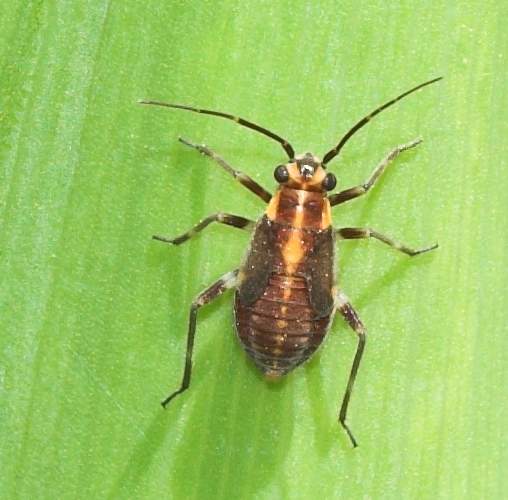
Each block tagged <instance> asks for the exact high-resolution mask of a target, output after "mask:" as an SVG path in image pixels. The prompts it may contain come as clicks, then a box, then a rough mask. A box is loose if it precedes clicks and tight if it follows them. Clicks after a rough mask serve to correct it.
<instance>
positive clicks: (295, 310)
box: [235, 273, 330, 376]
mask: <svg viewBox="0 0 508 500" xmlns="http://www.w3.org/2000/svg"><path fill="white" fill-rule="evenodd" d="M235 314H236V330H237V334H238V337H239V339H240V342H241V343H242V345H243V347H244V349H245V350H246V351H247V353H248V354H249V356H250V357H251V358H252V359H253V360H254V362H255V363H256V365H257V366H258V367H259V368H260V369H261V370H262V371H263V372H264V373H266V374H267V375H270V376H281V375H284V374H285V373H287V372H289V371H290V370H292V369H293V368H295V367H297V366H298V365H299V364H301V363H303V362H304V361H305V360H306V359H307V358H309V356H311V354H312V353H313V352H314V351H315V350H316V349H317V348H318V346H319V345H320V344H321V342H322V340H323V338H324V337H325V335H326V332H327V329H328V324H329V322H330V315H326V316H323V317H320V318H316V313H315V312H314V311H313V309H312V306H311V304H310V295H309V289H308V286H307V281H306V279H305V278H303V277H300V276H294V275H293V276H285V275H282V274H275V273H274V274H271V275H270V277H269V279H268V284H267V286H266V288H265V290H264V292H263V293H262V294H261V295H260V297H259V298H258V299H257V300H255V302H253V303H252V304H250V305H245V304H243V303H242V301H241V300H240V298H239V294H238V292H236V294H235Z"/></svg>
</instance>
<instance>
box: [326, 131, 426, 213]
mask: <svg viewBox="0 0 508 500" xmlns="http://www.w3.org/2000/svg"><path fill="white" fill-rule="evenodd" d="M421 142H422V140H421V139H416V140H415V141H412V142H409V143H407V144H402V145H401V146H397V147H396V148H394V149H392V151H390V152H389V153H388V155H387V156H386V157H385V158H384V159H383V161H381V163H379V165H378V166H377V167H376V168H375V169H374V171H373V172H372V174H370V177H369V178H368V179H367V180H366V181H365V182H364V183H363V184H360V185H359V186H355V187H352V188H349V189H345V190H344V191H341V192H340V193H336V194H332V195H331V196H329V197H328V199H329V200H330V205H331V206H332V207H333V206H334V205H339V204H341V203H344V202H346V201H349V200H352V199H354V198H358V196H362V195H364V194H365V193H367V192H368V191H369V189H370V188H371V187H372V186H373V185H374V184H375V183H376V181H377V180H378V179H379V178H380V177H381V175H382V174H383V172H384V171H385V169H386V167H387V166H388V165H389V164H390V163H391V162H392V161H393V160H394V159H395V158H397V156H399V154H400V153H402V151H406V150H407V149H411V148H414V147H416V146H418V144H420V143H421Z"/></svg>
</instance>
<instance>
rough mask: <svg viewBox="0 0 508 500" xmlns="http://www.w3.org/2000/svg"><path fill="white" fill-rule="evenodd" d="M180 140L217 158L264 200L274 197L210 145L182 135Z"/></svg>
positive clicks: (221, 164) (229, 171)
mask: <svg viewBox="0 0 508 500" xmlns="http://www.w3.org/2000/svg"><path fill="white" fill-rule="evenodd" d="M178 140H179V141H180V142H181V143H182V144H185V145H186V146H190V147H191V148H194V149H197V150H198V151H199V152H200V153H201V154H203V155H205V156H209V157H210V158H212V159H213V160H215V161H216V162H217V163H218V164H219V165H220V166H221V167H222V168H223V169H224V170H225V171H226V172H228V173H229V174H231V175H232V176H233V177H234V178H235V179H236V180H237V181H238V182H239V183H240V184H241V185H242V186H245V187H246V188H247V189H248V190H249V191H252V192H253V193H254V194H256V195H257V196H259V197H260V198H261V199H262V200H264V201H266V202H267V203H268V202H269V201H270V199H271V198H272V195H271V193H269V192H268V191H267V190H266V189H265V188H264V187H261V186H260V185H259V184H258V183H257V182H256V181H255V180H253V179H251V178H250V177H249V176H248V175H246V174H244V173H243V172H240V171H238V170H235V169H234V168H233V167H231V166H230V165H229V164H228V163H227V162H226V160H224V159H223V158H221V157H220V156H219V155H218V154H217V153H215V152H213V151H212V150H211V149H210V148H209V147H207V146H205V145H204V144H194V143H192V142H189V141H187V140H186V139H183V138H182V137H180V138H179V139H178Z"/></svg>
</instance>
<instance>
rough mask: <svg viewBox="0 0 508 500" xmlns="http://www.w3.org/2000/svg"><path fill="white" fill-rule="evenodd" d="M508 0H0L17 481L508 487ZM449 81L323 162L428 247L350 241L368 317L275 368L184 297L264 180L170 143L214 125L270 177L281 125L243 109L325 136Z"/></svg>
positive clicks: (448, 492) (2, 246) (438, 493)
mask: <svg viewBox="0 0 508 500" xmlns="http://www.w3.org/2000/svg"><path fill="white" fill-rule="evenodd" d="M507 16H508V5H507V4H506V2H504V3H499V2H497V1H490V0H487V1H479V0H469V1H467V2H466V1H462V2H448V1H433V2H386V1H374V0H372V1H360V2H358V1H352V0H347V1H341V2H334V1H324V0H323V1H319V2H310V1H301V2H298V1H297V2H289V1H284V2H269V1H260V2H247V3H246V2H240V1H234V0H227V1H222V2H211V1H202V2H184V1H171V2H164V1H162V0H157V1H155V0H154V1H147V2H134V1H132V0H130V1H116V2H100V1H97V0H93V1H88V2H67V1H64V0H57V1H55V2H41V1H39V2H36V1H33V2H21V1H17V2H16V1H13V2H3V3H2V7H1V8H0V63H1V72H0V74H1V80H0V82H1V84H0V131H1V134H0V173H1V177H0V266H1V267H0V277H1V287H0V307H1V314H0V342H1V365H0V389H1V394H0V398H1V407H0V412H1V414H0V417H1V427H0V443H1V462H0V470H1V471H2V473H1V475H2V481H1V484H0V489H1V490H0V491H1V493H0V494H1V496H2V498H9V499H11V498H20V499H26V498H143V499H145V498H174V499H193V498H198V499H202V498H226V499H230V498H242V499H250V498H256V499H272V498H284V499H285V498H290V499H293V498H295V499H300V498H301V499H307V498H326V499H328V498H333V499H335V498H344V499H352V498H355V499H356V498H373V499H380V498H381V499H384V498H387V499H393V498H432V499H434V498H443V499H450V498H453V499H455V498H457V499H463V498H489V499H497V498H504V497H505V496H506V491H507V487H508V480H507V477H508V476H507V474H506V471H507V470H508V451H507V450H508V447H507V446H506V444H507V443H506V434H507V430H508V429H507V422H508V411H507V409H508V401H507V398H506V387H507V382H508V370H507V365H506V352H507V350H508V336H507V334H508V331H507V326H506V325H507V324H508V314H507V308H506V292H505V289H506V288H505V287H506V283H507V279H508V271H507V269H508V251H507V245H506V243H507V237H506V220H507V216H508V214H507V208H508V207H507V201H508V200H507V197H508V195H507V193H508V180H507V175H506V172H507V162H506V157H507V154H508V148H507V145H506V144H507V137H508V121H507V119H506V110H507V109H508V92H507V73H508V70H507V68H508V62H507V60H506V58H507V49H508V32H507V31H506V18H507ZM436 76H444V77H445V79H444V80H443V81H442V82H440V83H438V84H435V85H433V86H431V87H427V88H426V89H425V90H423V91H421V92H419V93H417V94H415V95H413V96H411V97H409V98H408V99H407V100H404V101H402V102H400V103H399V104H398V105H397V106H395V107H394V108H391V109H390V110H389V111H386V112H385V113H383V114H381V115H380V116H378V117H376V118H375V120H374V121H372V122H371V123H370V124H369V125H368V126H367V127H366V128H365V129H363V130H362V131H361V132H359V133H358V134H357V135H356V136H355V137H354V139H352V140H351V142H350V143H349V144H348V145H347V147H346V148H345V149H344V151H343V154H342V155H341V156H340V158H338V159H337V160H335V161H334V162H333V163H332V164H331V165H330V168H331V169H332V170H333V171H334V172H335V173H336V174H337V176H338V179H339V187H342V188H345V187H349V186H353V185H355V184H358V183H360V182H363V181H364V180H365V179H366V178H367V176H368V174H369V173H370V172H371V170H372V169H373V168H374V166H375V165H376V163H377V162H378V161H379V160H380V159H381V158H382V157H383V156H384V155H385V154H386V153H387V152H388V151H389V150H390V149H391V148H392V147H393V146H395V145H397V144H400V143H404V142H407V141H409V140H412V139H414V138H416V137H419V136H421V137H423V138H424V143H423V144H422V145H421V146H419V147H418V148H417V150H415V151H411V152H408V153H406V154H404V155H403V156H401V157H400V158H399V159H398V160H397V161H396V163H395V164H394V165H392V167H391V168H390V169H389V171H388V172H387V174H386V176H385V177H384V178H383V180H382V182H381V183H380V185H378V186H376V188H375V189H374V190H373V191H372V192H371V193H370V194H369V195H368V196H367V197H365V198H363V199H360V200H357V201H355V202H352V203H351V204H348V205H345V206H343V207H337V208H336V209H335V210H334V222H335V225H337V226H354V225H356V226H372V227H375V228H376V229H378V230H380V231H382V232H385V233H387V234H389V235H392V236H394V237H397V238H398V239H400V240H402V241H404V242H406V243H408V244H410V245H415V246H420V245H425V244H429V243H432V242H434V241H438V242H439V244H440V248H439V250H438V251H436V252H434V253H433V254H428V255H424V256H421V257H418V258H415V259H412V260H410V259H408V258H407V257H405V256H404V255H401V254H398V253H397V252H395V251H393V250H390V249H388V248H386V247H385V246H384V245H382V244H380V243H378V242H375V241H372V242H343V243H341V244H340V260H339V262H340V270H341V285H342V287H343V288H344V290H345V292H346V293H347V294H348V295H349V297H350V298H351V300H352V302H353V304H354V305H355V306H356V308H357V309H358V310H359V312H360V314H361V317H362V319H363V321H364V323H365V324H366V325H367V327H368V329H369V341H368V343H367V349H366V354H365V357H364V362H363V365H362V366H361V370H360V375H359V377H358V380H357V385H356V388H355V392H354V394H353V398H352V404H351V407H350V415H349V422H350V424H351V427H352V429H353V431H354V432H355V435H356V437H357V439H358V441H359V443H360V447H359V448H358V449H355V450H353V449H352V448H351V446H350V443H349V442H348V439H347V437H346V436H345V434H344V432H343V431H342V430H341V429H340V428H339V427H338V425H337V423H336V419H337V411H338V406H339V403H340V399H341V397H342V394H343V391H344V389H345V385H346V381H347V376H348V372H349V368H350V364H351V361H352V357H353V353H354V350H355V348H356V339H355V336H354V334H353V333H352V332H351V331H350V330H349V329H348V328H347V326H346V325H345V323H344V322H343V321H342V319H341V318H336V321H335V323H334V326H333V328H332V330H331V332H330V335H329V338H328V339H327V342H326V343H325V345H324V347H323V348H322V349H321V350H320V351H319V353H318V354H317V355H316V356H315V357H314V358H313V359H312V361H310V362H309V363H307V364H306V365H305V366H304V367H302V368H300V369H298V370H296V371H295V372H293V373H292V374H291V375H289V376H288V377H287V378H286V379H285V380H283V381H282V382H280V383H279V384H275V385H270V384H268V383H266V382H265V381H264V380H263V378H262V377H261V376H260V375H259V374H258V373H257V372H256V370H255V369H254V368H253V365H252V364H251V363H250V362H249V361H248V360H247V359H246V357H245V355H244V354H243V352H242V350H241V348H240V347H239V345H238V342H237V341H236V340H235V338H234V330H233V325H232V312H231V295H226V296H224V297H222V298H220V299H219V300H218V301H217V302H216V303H214V304H213V305H211V306H208V307H207V308H205V309H203V310H202V312H201V313H200V323H199V326H198V333H197V346H196V353H195V364H194V367H195V370H194V378H193V385H192V388H191V390H190V391H188V392H187V393H186V394H185V396H182V397H180V398H179V399H177V400H175V402H174V403H173V404H172V406H171V407H170V408H169V409H168V410H167V411H163V410H162V409H161V407H160V406H159V401H160V399H161V398H163V397H164V396H166V395H167V394H168V392H170V391H171V390H174V389H175V388H176V387H177V386H178V384H179V382H180V378H181V370H182V365H183V357H184V350H185V335H186V322H187V315H188V308H189V305H190V303H191V301H192V299H193V297H194V296H195V295H196V294H197V293H198V292H199V291H200V290H201V289H203V288H204V287H205V286H207V285H209V284H210V283H212V282H213V281H214V280H216V279H217V278H218V277H219V276H220V275H222V274H223V273H225V272H227V271H229V270H231V269H233V268H235V267H236V266H237V265H238V263H239V262H240V261H241V258H242V255H243V253H244V252H245V249H246V246H247V244H248V235H247V234H245V233H243V232H241V231H237V230H235V229H232V228H228V227H211V228H209V229H208V230H206V231H205V232H204V233H202V234H201V235H200V236H199V237H197V238H196V239H195V240H193V241H191V242H189V243H187V244H186V245H184V246H182V247H179V248H172V247H168V246H167V245H163V244H161V243H158V242H155V241H152V240H151V235H152V234H153V233H159V234H167V235H176V234H179V233H181V232H183V231H185V230H186V229H187V228H188V227H190V226H191V225H192V224H194V223H196V222H197V221H198V220H200V219H201V218H203V217H204V216H206V215H209V214H210V213H213V212H216V211H219V210H221V211H225V212H232V213H236V214H239V215H244V216H247V217H250V218H257V217H258V216H259V215H260V214H261V213H262V211H263V209H264V205H263V203H262V202H261V201H260V200H258V199H256V198H255V197H254V196H252V195H251V194H250V193H249V192H248V191H246V190H245V189H244V188H242V187H241V186H240V185H238V184H237V183H235V182H234V181H233V180H232V179H231V178H230V177H228V175H227V174H226V173H224V172H223V171H221V170H220V169H219V168H218V167H217V166H216V165H214V164H213V163H212V162H211V161H209V160H207V159H206V158H203V157H200V156H199V155H198V154H197V153H196V152H194V151H192V150H189V149H187V148H184V147H183V146H181V145H180V144H179V143H178V142H177V140H176V139H177V137H178V136H179V135H180V134H181V135H182V136H184V137H187V138H189V139H191V140H194V141H198V142H205V141H206V143H207V144H208V145H209V146H211V147H213V148H214V149H216V150H217V151H218V152H219V153H220V154H222V155H223V156H224V157H225V158H226V159H228V160H229V161H230V162H231V163H233V164H234V165H235V166H236V167H237V168H239V169H241V170H243V171H245V172H246V173H248V174H249V175H251V176H252V177H253V178H255V179H256V180H258V182H260V183H262V184H263V185H264V186H266V187H267V188H269V189H273V187H274V181H273V179H272V172H273V168H274V167H275V166H276V165H277V164H279V163H280V162H281V161H282V160H284V154H283V151H282V150H281V149H280V147H279V146H278V145H277V144H276V143H274V142H271V141H269V140H268V139H266V138H264V137H262V136H260V135H258V134H255V133H253V132H251V131H248V130H245V129H242V128H241V127H238V126H236V125H235V124H233V123H229V122H227V121H225V120H219V119H216V118H213V117H203V116H198V115H194V114H190V113H185V112H183V111H176V110H164V109H157V108H145V107H142V106H138V105H137V104H136V101H137V100H139V99H142V98H152V99H161V100H166V101H172V102H182V103H186V104H193V105H197V106H202V107H208V108H211V109H221V110H224V111H229V112H232V113H235V114H238V115H240V116H244V117H246V118H248V119H251V120H254V121H257V122H259V123H261V124H263V125H265V126H267V127H269V128H271V129H273V130H274V131H275V132H277V133H279V134H281V135H283V136H284V137H287V138H288V139H289V140H290V141H291V142H292V143H293V145H294V146H295V148H296V149H297V150H298V151H299V152H305V151H306V150H311V151H313V152H314V153H316V154H318V155H322V154H324V152H326V151H327V150H328V149H330V148H331V147H332V146H333V145H334V144H336V142H337V141H338V139H339V138H340V136H341V135H342V134H343V133H344V132H345V131H346V130H347V129H348V128H349V127H350V126H351V125H353V124H354V123H355V122H356V121H357V120H358V119H359V118H361V117H362V116H363V115H364V114H366V113H367V112H369V111H371V110H372V109H373V108H375V107H376V106H377V105H379V104H381V103H383V102H384V101H386V100H388V99H390V98H392V97H394V96H395V95H397V94H399V93H401V92H403V91H405V90H407V89H409V88H411V87H412V86H414V85H416V84H418V83H421V82H423V81H425V80H428V79H430V78H433V77H436Z"/></svg>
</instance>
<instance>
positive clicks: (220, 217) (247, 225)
mask: <svg viewBox="0 0 508 500" xmlns="http://www.w3.org/2000/svg"><path fill="white" fill-rule="evenodd" d="M212 222H220V223H221V224H226V225H228V226H233V227H237V228H238V229H246V230H251V229H252V228H253V227H254V225H255V222H254V221H252V220H250V219H246V218H245V217H240V216H239V215H232V214H225V213H222V212H219V213H216V214H212V215H209V216H208V217H207V218H206V219H203V220H202V221H201V222H200V223H199V224H196V225H195V226H194V227H193V228H191V229H189V231H187V232H186V233H183V234H182V235H180V236H178V237H176V238H166V237H165V236H158V235H156V234H154V235H153V236H152V238H153V239H154V240H159V241H163V242H164V243H171V244H173V245H180V244H182V243H184V242H185V241H187V240H189V239H190V238H192V237H193V236H194V235H195V234H196V233H199V232H200V231H202V230H203V229H205V227H207V226H208V225H209V224H211V223H212Z"/></svg>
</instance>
